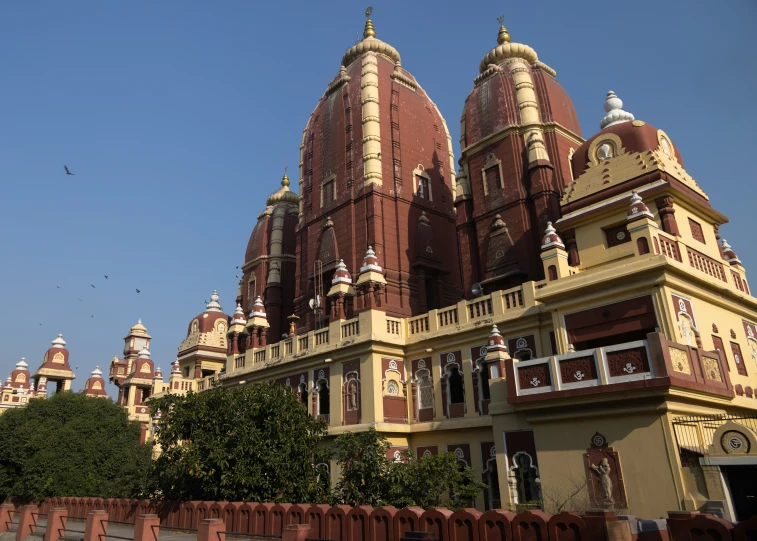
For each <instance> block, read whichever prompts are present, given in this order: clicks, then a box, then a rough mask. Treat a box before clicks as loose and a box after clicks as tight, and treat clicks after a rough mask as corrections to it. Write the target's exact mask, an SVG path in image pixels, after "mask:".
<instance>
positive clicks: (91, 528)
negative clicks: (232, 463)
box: [19, 509, 108, 541]
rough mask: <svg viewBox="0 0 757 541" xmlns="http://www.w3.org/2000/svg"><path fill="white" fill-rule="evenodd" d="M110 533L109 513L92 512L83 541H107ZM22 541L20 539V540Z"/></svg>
mask: <svg viewBox="0 0 757 541" xmlns="http://www.w3.org/2000/svg"><path fill="white" fill-rule="evenodd" d="M107 531H108V513H107V512H106V511H103V510H102V509H97V510H96V511H90V513H89V515H87V522H86V524H85V526H84V540H83V541H105V535H106V533H107ZM19 541H20V539H19Z"/></svg>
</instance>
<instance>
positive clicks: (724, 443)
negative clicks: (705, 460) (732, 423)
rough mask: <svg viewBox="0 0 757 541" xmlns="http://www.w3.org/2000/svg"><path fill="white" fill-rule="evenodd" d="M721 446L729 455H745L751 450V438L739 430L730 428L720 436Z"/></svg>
mask: <svg viewBox="0 0 757 541" xmlns="http://www.w3.org/2000/svg"><path fill="white" fill-rule="evenodd" d="M720 446H721V447H722V448H723V451H725V452H726V453H728V454H729V455H745V454H747V453H748V452H749V450H750V447H751V446H750V444H749V438H747V437H746V435H745V434H743V433H741V432H739V431H738V430H728V431H726V432H724V433H723V435H722V436H721V437H720Z"/></svg>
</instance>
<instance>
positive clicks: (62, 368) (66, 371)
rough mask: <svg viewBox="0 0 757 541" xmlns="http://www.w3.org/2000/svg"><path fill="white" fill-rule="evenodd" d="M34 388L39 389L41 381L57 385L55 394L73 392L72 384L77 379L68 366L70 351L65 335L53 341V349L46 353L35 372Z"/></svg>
mask: <svg viewBox="0 0 757 541" xmlns="http://www.w3.org/2000/svg"><path fill="white" fill-rule="evenodd" d="M32 378H33V379H34V386H35V387H36V388H38V389H39V383H40V380H42V379H43V378H44V379H45V380H46V381H47V383H50V382H53V383H55V384H56V388H55V392H56V393H58V392H60V391H69V390H71V382H72V381H73V380H74V379H76V376H75V375H74V373H73V371H72V370H71V366H70V365H69V364H68V350H67V349H66V341H65V340H63V335H60V334H59V335H58V337H57V338H56V339H55V340H53V342H52V347H51V348H50V349H48V350H47V351H46V352H45V357H44V359H43V360H42V364H41V365H40V367H39V368H37V371H36V372H34V376H32Z"/></svg>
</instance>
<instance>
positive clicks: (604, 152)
mask: <svg viewBox="0 0 757 541" xmlns="http://www.w3.org/2000/svg"><path fill="white" fill-rule="evenodd" d="M614 156H615V147H614V146H613V144H612V143H610V142H609V141H606V142H604V143H602V144H601V145H599V147H598V148H597V159H598V160H599V161H600V162H601V161H604V160H609V159H610V158H612V157H614Z"/></svg>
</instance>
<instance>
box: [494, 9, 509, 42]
mask: <svg viewBox="0 0 757 541" xmlns="http://www.w3.org/2000/svg"><path fill="white" fill-rule="evenodd" d="M497 21H498V22H499V34H497V43H499V44H500V45H502V44H503V43H510V34H508V33H507V28H505V25H504V22H505V16H504V15H500V16H499V17H497Z"/></svg>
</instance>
